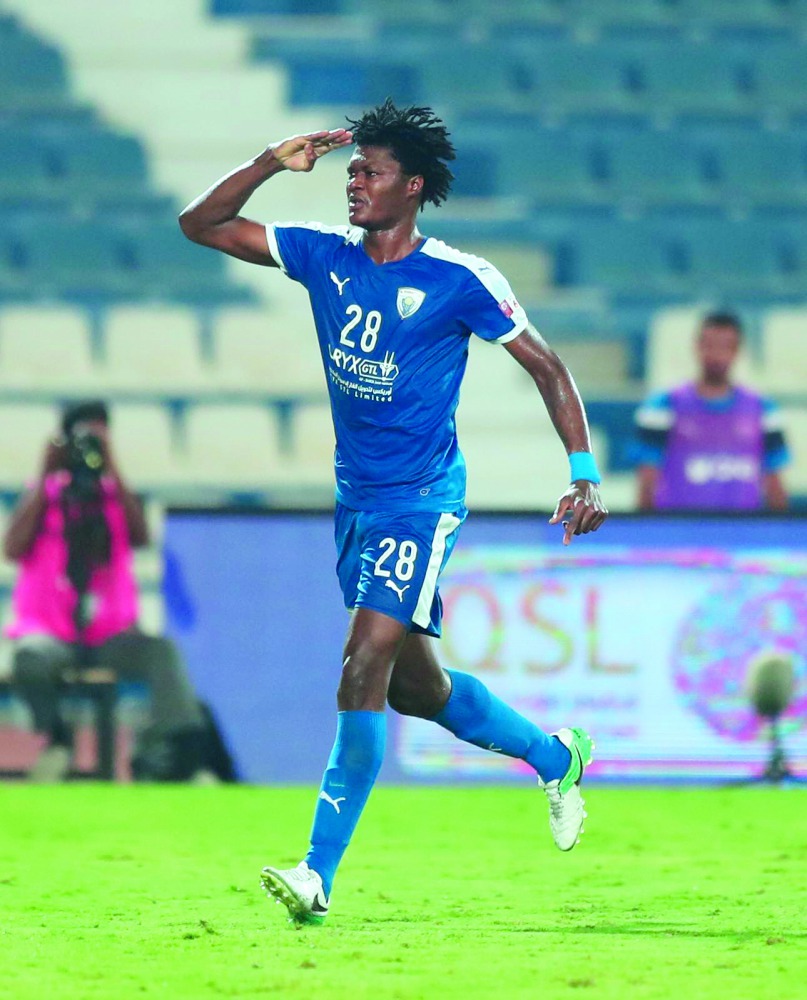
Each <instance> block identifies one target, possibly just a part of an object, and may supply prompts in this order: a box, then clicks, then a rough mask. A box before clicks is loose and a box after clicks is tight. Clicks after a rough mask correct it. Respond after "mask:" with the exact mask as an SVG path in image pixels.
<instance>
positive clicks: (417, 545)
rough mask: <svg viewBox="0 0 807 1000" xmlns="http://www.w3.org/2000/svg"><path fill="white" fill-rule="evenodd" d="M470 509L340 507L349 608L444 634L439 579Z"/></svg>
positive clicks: (342, 576) (339, 543) (339, 566)
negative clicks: (388, 510) (435, 511)
mask: <svg viewBox="0 0 807 1000" xmlns="http://www.w3.org/2000/svg"><path fill="white" fill-rule="evenodd" d="M467 514H468V511H467V510H466V509H465V508H464V507H460V508H459V509H458V510H456V511H455V512H453V513H451V514H429V513H421V512H415V513H409V514H396V513H380V512H377V511H362V510H350V508H348V507H345V506H343V505H342V504H340V503H337V505H336V514H335V523H334V529H335V530H334V533H335V536H336V549H337V553H338V558H337V562H336V573H337V576H338V577H339V584H340V586H341V588H342V594H343V596H344V599H345V607H346V608H348V610H351V611H352V610H353V609H354V608H370V609H371V610H373V611H380V612H381V613H382V614H385V615H389V616H390V617H391V618H395V619H396V620H397V621H399V622H401V623H402V624H403V625H405V626H406V627H407V628H408V629H409V630H410V631H411V632H420V633H421V634H422V635H433V636H439V635H440V622H441V619H442V615H443V604H442V601H441V600H440V593H439V591H438V589H437V581H438V580H439V578H440V574H441V572H442V571H443V567H444V566H445V564H446V563H447V562H448V557H449V556H450V555H451V550H452V549H453V548H454V544H455V542H456V541H457V536H458V535H459V530H460V527H461V525H462V522H463V521H464V520H465V518H466V516H467Z"/></svg>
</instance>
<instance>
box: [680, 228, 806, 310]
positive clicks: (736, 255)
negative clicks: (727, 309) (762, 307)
mask: <svg viewBox="0 0 807 1000" xmlns="http://www.w3.org/2000/svg"><path fill="white" fill-rule="evenodd" d="M678 225H679V226H680V230H679V231H680V235H681V238H683V239H685V240H686V241H687V243H688V253H689V264H690V272H691V277H690V282H689V291H690V295H691V296H693V297H697V296H698V295H703V296H705V297H708V296H710V295H714V294H716V293H717V294H720V295H723V296H726V297H730V298H731V299H732V301H746V302H747V301H752V300H754V299H755V298H759V299H763V300H765V299H775V298H776V297H778V296H792V295H794V294H803V289H804V282H805V278H807V271H806V270H805V269H806V268H807V261H805V257H804V253H805V247H804V246H803V245H801V246H800V245H799V240H798V239H797V238H796V237H794V235H793V234H792V233H790V232H788V230H787V228H786V227H784V226H782V225H780V224H778V223H776V222H775V221H773V220H771V221H770V222H763V221H755V220H752V221H730V220H719V219H718V220H708V221H707V220H705V219H701V220H698V219H691V220H689V221H687V222H686V223H684V222H681V223H679V224H678Z"/></svg>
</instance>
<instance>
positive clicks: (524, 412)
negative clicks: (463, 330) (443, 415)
mask: <svg viewBox="0 0 807 1000" xmlns="http://www.w3.org/2000/svg"><path fill="white" fill-rule="evenodd" d="M542 412H544V406H543V403H542V402H541V397H540V395H539V394H538V390H537V389H536V388H535V384H534V383H533V381H532V379H531V378H530V377H529V375H528V374H527V373H526V372H525V371H524V369H523V368H522V367H521V365H519V363H518V362H517V361H516V360H515V358H513V357H512V356H511V355H510V354H509V353H508V352H507V351H506V350H505V349H504V347H503V346H502V345H501V344H488V343H485V342H484V341H482V340H481V339H480V338H479V337H471V341H470V346H469V351H468V365H467V367H466V369H465V376H464V378H463V380H462V386H461V387H460V404H459V407H458V409H457V422H458V425H459V426H460V427H463V428H465V427H467V428H469V429H470V428H471V427H479V429H480V430H483V429H484V428H486V427H488V428H490V427H492V426H499V425H501V424H511V425H512V424H513V423H518V422H519V421H520V420H521V419H522V418H523V417H525V416H526V417H527V418H529V415H530V414H532V415H535V414H539V415H540V413H542Z"/></svg>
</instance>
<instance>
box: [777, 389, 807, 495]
mask: <svg viewBox="0 0 807 1000" xmlns="http://www.w3.org/2000/svg"><path fill="white" fill-rule="evenodd" d="M783 418H784V427H785V435H786V436H787V441H788V447H789V448H790V452H791V456H792V460H793V461H792V464H791V465H790V466H789V467H788V468H787V469H785V472H784V477H785V483H786V485H787V487H788V488H789V489H790V490H791V491H792V492H795V493H801V494H807V409H805V408H804V407H785V408H784V410H783Z"/></svg>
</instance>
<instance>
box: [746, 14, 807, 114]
mask: <svg viewBox="0 0 807 1000" xmlns="http://www.w3.org/2000/svg"><path fill="white" fill-rule="evenodd" d="M805 13H807V11H805ZM802 16H804V15H802ZM804 62H805V52H804V45H803V44H793V43H792V42H788V43H783V44H777V45H765V46H761V47H760V48H759V50H758V51H756V52H755V53H754V83H755V99H756V101H757V102H758V106H759V108H760V109H761V110H763V111H770V110H771V109H778V110H780V111H782V110H783V111H788V112H799V113H801V114H802V115H804V114H807V86H805V81H804Z"/></svg>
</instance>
